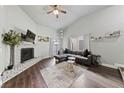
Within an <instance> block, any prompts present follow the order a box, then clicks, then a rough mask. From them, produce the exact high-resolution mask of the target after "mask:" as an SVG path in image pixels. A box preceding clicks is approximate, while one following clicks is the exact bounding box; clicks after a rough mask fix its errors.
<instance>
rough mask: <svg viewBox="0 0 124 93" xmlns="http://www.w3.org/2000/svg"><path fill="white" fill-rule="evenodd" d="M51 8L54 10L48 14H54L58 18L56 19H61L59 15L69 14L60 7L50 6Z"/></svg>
mask: <svg viewBox="0 0 124 93" xmlns="http://www.w3.org/2000/svg"><path fill="white" fill-rule="evenodd" d="M50 7H51V8H52V10H50V11H49V12H47V14H50V13H53V14H54V15H55V16H56V18H58V17H59V13H64V14H66V13H67V12H66V11H64V10H61V8H60V5H50Z"/></svg>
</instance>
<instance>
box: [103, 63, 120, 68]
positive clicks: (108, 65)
mask: <svg viewBox="0 0 124 93" xmlns="http://www.w3.org/2000/svg"><path fill="white" fill-rule="evenodd" d="M101 65H102V66H106V67H110V68H114V69H118V67H117V66H114V65H111V64H106V63H102V64H101Z"/></svg>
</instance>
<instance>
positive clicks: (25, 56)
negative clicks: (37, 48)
mask: <svg viewBox="0 0 124 93" xmlns="http://www.w3.org/2000/svg"><path fill="white" fill-rule="evenodd" d="M32 58H34V48H22V49H21V63H23V62H25V61H27V60H29V59H32Z"/></svg>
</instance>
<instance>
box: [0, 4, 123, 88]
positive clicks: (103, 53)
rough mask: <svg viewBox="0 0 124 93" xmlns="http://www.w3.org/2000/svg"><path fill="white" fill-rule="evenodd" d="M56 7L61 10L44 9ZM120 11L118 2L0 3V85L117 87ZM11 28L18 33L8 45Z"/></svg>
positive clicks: (120, 54)
mask: <svg viewBox="0 0 124 93" xmlns="http://www.w3.org/2000/svg"><path fill="white" fill-rule="evenodd" d="M58 7H60V9H62V10H61V11H64V13H63V12H62V13H59V14H57V15H56V13H55V14H54V12H53V13H50V14H49V13H47V12H49V11H50V12H51V9H56V8H57V9H58ZM40 11H41V12H40ZM65 11H66V12H65ZM81 11H82V12H81ZM123 11H124V6H123V5H122V6H120V5H61V6H58V5H2V6H0V20H1V21H0V59H1V60H0V63H1V65H0V74H1V77H0V78H1V87H6V88H7V87H13V88H14V87H18V88H19V87H24V88H25V87H48V88H51V87H54V88H57V87H58V88H69V87H71V88H73V87H75V88H82V87H110V88H111V87H123V74H121V73H122V72H121V71H123V69H122V68H123V67H124V63H123V60H124V57H123V55H124V51H123V47H124V44H123V40H124V36H123V32H124V31H123V29H124V27H123V23H124V21H123V18H124V13H123ZM11 30H12V31H15V33H17V34H18V33H19V35H21V40H20V41H19V45H15V46H14V50H13V49H12V47H11V46H10V45H11V44H10V43H8V42H6V41H4V40H5V39H4V38H5V33H6V34H8V32H11ZM12 33H13V32H12ZM19 37H20V36H19ZM29 38H30V39H29ZM32 38H33V39H32ZM22 39H23V40H22ZM28 50H31V51H30V52H28V53H26V52H25V51H28ZM23 51H24V52H23ZM13 53H14V54H13ZM80 53H81V54H80ZM27 54H28V55H27ZM27 56H28V57H27ZM29 56H30V57H29ZM54 57H55V58H54ZM91 57H92V58H91ZM61 58H62V60H61ZM10 59H11V60H10ZM80 59H81V60H80ZM91 59H92V61H91ZM73 62H74V64H73ZM75 63H76V64H75ZM87 63H88V64H87ZM41 68H43V69H41ZM62 68H63V69H62ZM120 68H121V69H120ZM58 69H60V70H58ZM61 69H62V70H61ZM65 69H67V70H70V69H71V70H73V71H66V70H65ZM32 70H34V72H32ZM39 70H40V71H39ZM57 70H58V71H57ZM63 70H65V71H66V72H67V73H66V74H68V73H69V77H67V76H66V74H64V73H65V72H61V71H63ZM119 71H120V72H119ZM60 72H61V73H60ZM73 72H75V73H76V74H75V73H73ZM25 73H26V74H25ZM29 73H30V74H31V76H30V74H29ZM46 73H47V74H46ZM70 73H71V74H70ZM82 73H86V76H85V78H84V77H83V75H82ZM96 73H97V74H96ZM39 74H42V76H43V77H41V75H39ZM52 74H54V75H53V77H52ZM70 75H71V76H70ZM73 75H76V76H75V77H73ZM90 75H91V76H92V77H94V79H96V80H97V81H95V80H89V79H91V78H88V79H87V77H89V76H90ZM28 76H29V77H28ZM35 76H36V77H35ZM37 76H38V77H37ZM22 78H23V80H25V81H23V80H22V81H23V83H24V82H28V83H27V85H23V83H22V84H20V83H21V82H20V81H21V79H22ZM33 78H35V80H33ZM41 78H43V80H42V79H41ZM28 79H29V81H28ZM40 79H41V81H40ZM83 79H84V80H83ZM86 79H87V80H86ZM82 80H83V81H82ZM88 80H89V81H91V82H92V83H88V82H89V81H88ZM60 81H61V82H60ZM102 81H105V83H103V84H101V82H102ZM15 82H17V83H16V84H15ZM32 82H33V83H32ZM80 82H81V83H80ZM82 82H84V83H87V84H88V85H87V84H82ZM41 83H42V85H40V84H41ZM44 83H45V84H44ZM28 84H29V85H28Z"/></svg>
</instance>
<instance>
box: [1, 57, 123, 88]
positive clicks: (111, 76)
mask: <svg viewBox="0 0 124 93" xmlns="http://www.w3.org/2000/svg"><path fill="white" fill-rule="evenodd" d="M51 65H55V60H54V59H53V58H51V59H44V60H42V61H40V62H38V63H37V64H35V65H34V66H32V67H30V68H29V69H27V70H25V71H24V72H22V73H21V74H19V75H17V76H16V77H14V78H12V79H11V80H9V81H7V82H6V83H5V84H3V86H2V87H3V88H47V85H46V83H45V81H44V79H43V77H42V75H41V73H40V70H41V69H43V68H45V67H48V66H51ZM84 73H85V77H83V78H82V79H83V82H84V84H83V83H82V84H83V87H123V82H122V79H121V76H120V73H119V71H118V70H116V69H112V68H108V67H104V66H99V67H88V71H87V72H84ZM99 76H101V77H103V78H105V79H106V81H105V80H104V79H102V80H100V79H99ZM107 80H111V81H110V82H108V81H107ZM79 81H80V80H78V81H77V82H79ZM113 82H115V83H113ZM113 84H117V85H116V86H112V85H113Z"/></svg>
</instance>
